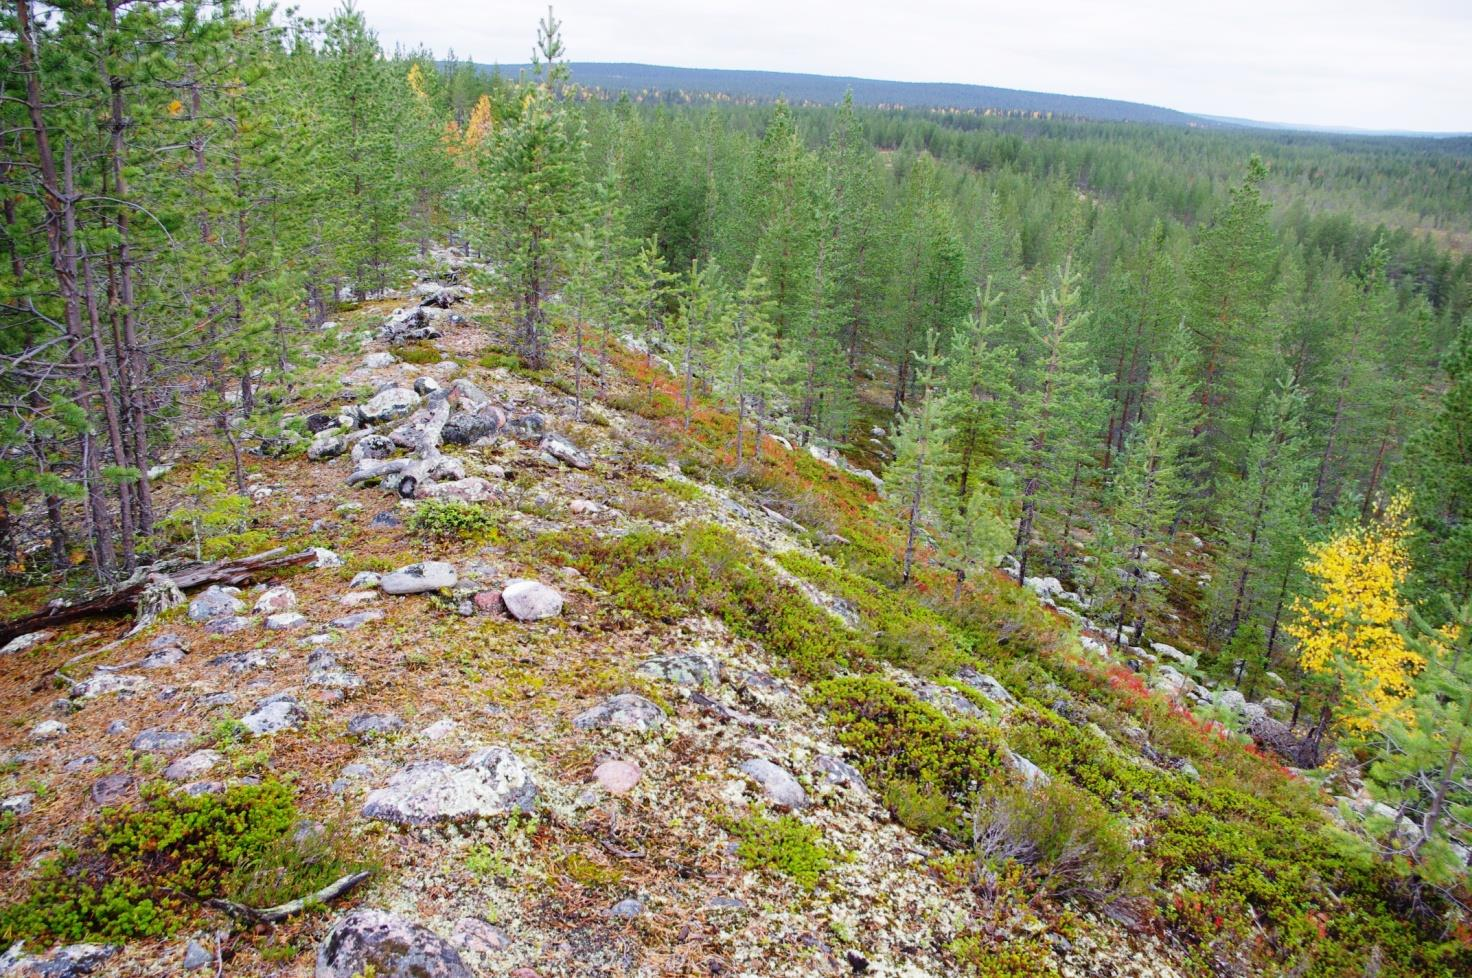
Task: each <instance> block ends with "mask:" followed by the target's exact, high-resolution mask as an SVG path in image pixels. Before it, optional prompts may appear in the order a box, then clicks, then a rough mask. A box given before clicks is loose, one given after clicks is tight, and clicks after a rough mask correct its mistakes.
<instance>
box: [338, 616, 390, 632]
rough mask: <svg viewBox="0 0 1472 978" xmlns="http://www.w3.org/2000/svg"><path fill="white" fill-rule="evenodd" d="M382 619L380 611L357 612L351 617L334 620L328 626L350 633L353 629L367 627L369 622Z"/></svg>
mask: <svg viewBox="0 0 1472 978" xmlns="http://www.w3.org/2000/svg"><path fill="white" fill-rule="evenodd" d="M382 617H383V612H381V611H357V612H354V613H353V614H351V615H343V616H342V617H340V618H334V619H332V621H331V622H329V624H331V625H332V627H333V628H340V629H342V630H343V631H345V632H350V631H352V630H353V629H355V628H361V627H363V626H364V625H367V624H368V623H369V622H375V621H378V620H379V619H380V618H382Z"/></svg>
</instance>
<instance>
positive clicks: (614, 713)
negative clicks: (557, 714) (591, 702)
mask: <svg viewBox="0 0 1472 978" xmlns="http://www.w3.org/2000/svg"><path fill="white" fill-rule="evenodd" d="M572 724H573V726H575V727H577V728H578V729H579V730H594V729H598V728H600V727H613V728H616V729H620V730H636V731H638V732H640V733H647V732H649V731H651V730H658V729H659V728H660V727H662V726H664V710H661V709H660V708H659V705H658V704H656V703H653V702H651V701H649V700H647V699H645V698H644V697H642V696H640V695H638V694H637V693H620V694H619V695H617V696H612V697H609V698H608V699H607V700H604V701H603V702H602V703H600V704H598V705H597V706H595V707H593V708H592V709H590V710H586V711H584V712H583V713H580V714H578V716H577V717H576V718H575V719H574V720H573V722H572Z"/></svg>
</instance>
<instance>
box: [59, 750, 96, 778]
mask: <svg viewBox="0 0 1472 978" xmlns="http://www.w3.org/2000/svg"><path fill="white" fill-rule="evenodd" d="M101 763H102V759H101V758H99V757H98V756H97V755H96V754H83V755H82V756H81V757H74V758H72V759H71V760H69V761H67V762H66V763H65V764H63V765H62V766H61V769H62V770H63V771H65V772H67V773H68V774H74V773H76V772H77V771H85V770H87V769H88V768H90V767H96V766H97V765H98V764H101Z"/></svg>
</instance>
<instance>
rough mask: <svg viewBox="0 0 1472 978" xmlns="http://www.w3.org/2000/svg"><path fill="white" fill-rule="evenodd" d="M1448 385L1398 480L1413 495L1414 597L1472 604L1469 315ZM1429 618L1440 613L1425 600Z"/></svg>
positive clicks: (1448, 363) (1452, 354)
mask: <svg viewBox="0 0 1472 978" xmlns="http://www.w3.org/2000/svg"><path fill="white" fill-rule="evenodd" d="M1442 368H1443V369H1444V370H1445V371H1446V377H1447V381H1446V386H1445V389H1444V391H1443V393H1442V395H1441V400H1440V403H1439V404H1437V406H1436V409H1435V411H1434V413H1433V414H1432V415H1431V416H1430V417H1429V418H1428V419H1427V420H1426V422H1425V423H1424V424H1423V425H1422V426H1421V427H1420V429H1419V430H1418V431H1417V432H1416V433H1415V434H1414V435H1413V436H1412V438H1411V439H1410V444H1409V445H1408V446H1407V448H1406V459H1405V463H1404V465H1403V467H1402V469H1403V471H1402V474H1401V481H1402V482H1403V483H1404V484H1406V485H1407V486H1408V487H1410V488H1411V490H1412V491H1413V492H1414V493H1415V495H1414V499H1415V503H1414V508H1413V514H1414V519H1415V522H1414V524H1413V526H1414V531H1413V534H1412V537H1411V553H1412V555H1413V557H1414V566H1415V571H1414V573H1413V574H1412V576H1411V582H1412V594H1413V595H1414V596H1416V597H1418V598H1421V599H1423V600H1424V599H1425V598H1426V597H1428V596H1431V595H1435V594H1437V593H1440V592H1445V593H1448V594H1450V595H1451V596H1452V597H1453V599H1454V600H1455V601H1457V602H1460V603H1465V602H1467V601H1468V600H1472V316H1468V317H1466V318H1464V319H1463V320H1462V330H1461V335H1460V336H1459V337H1458V338H1457V340H1456V342H1455V343H1454V344H1453V345H1452V348H1451V349H1450V350H1449V351H1448V352H1447V355H1446V357H1445V359H1444V360H1443V362H1442ZM1426 611H1427V613H1428V614H1432V615H1436V614H1438V613H1439V611H1440V609H1439V607H1438V606H1436V605H1435V604H1433V603H1430V602H1427V608H1426Z"/></svg>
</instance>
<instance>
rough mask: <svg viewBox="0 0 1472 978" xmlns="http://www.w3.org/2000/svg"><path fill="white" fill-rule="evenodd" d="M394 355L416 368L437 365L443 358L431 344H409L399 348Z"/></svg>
mask: <svg viewBox="0 0 1472 978" xmlns="http://www.w3.org/2000/svg"><path fill="white" fill-rule="evenodd" d="M395 353H396V354H397V355H398V358H399V359H400V360H402V361H404V362H405V363H412V364H417V365H418V366H424V365H425V364H428V363H439V362H440V361H441V360H443V359H444V358H445V355H444V354H443V353H441V352H440V351H439V350H437V349H435V347H434V345H433V344H431V343H409V344H407V345H405V346H401V347H399V348H398V349H397V350H396V351H395Z"/></svg>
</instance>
